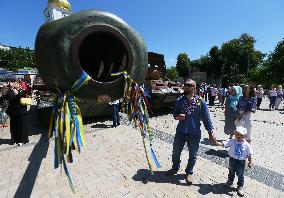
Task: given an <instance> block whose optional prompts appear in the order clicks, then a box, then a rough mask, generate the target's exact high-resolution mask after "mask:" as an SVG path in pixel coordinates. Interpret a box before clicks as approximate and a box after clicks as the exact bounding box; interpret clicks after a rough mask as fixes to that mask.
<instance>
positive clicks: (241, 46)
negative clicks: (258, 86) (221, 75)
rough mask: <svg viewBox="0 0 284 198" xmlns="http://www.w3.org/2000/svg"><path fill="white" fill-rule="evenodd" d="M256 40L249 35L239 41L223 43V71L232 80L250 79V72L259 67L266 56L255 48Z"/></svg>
mask: <svg viewBox="0 0 284 198" xmlns="http://www.w3.org/2000/svg"><path fill="white" fill-rule="evenodd" d="M255 42H256V40H255V39H254V37H252V36H250V35H249V34H247V33H244V34H242V35H241V36H240V37H239V38H238V39H232V40H230V41H228V42H225V43H223V45H222V47H221V50H220V53H221V57H222V59H223V61H224V62H223V71H224V72H225V74H226V75H227V76H228V77H229V78H231V79H235V80H238V79H240V77H241V78H242V79H243V76H246V77H249V76H248V74H249V73H250V72H249V70H252V69H254V68H257V67H259V66H260V65H261V64H262V62H263V58H264V57H265V54H263V53H261V52H260V51H257V50H256V49H255V48H254V44H255Z"/></svg>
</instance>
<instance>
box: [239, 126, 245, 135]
mask: <svg viewBox="0 0 284 198" xmlns="http://www.w3.org/2000/svg"><path fill="white" fill-rule="evenodd" d="M236 132H238V133H240V134H242V135H246V134H247V129H246V128H245V127H243V126H237V127H236Z"/></svg>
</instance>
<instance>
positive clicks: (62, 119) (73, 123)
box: [48, 71, 91, 192]
mask: <svg viewBox="0 0 284 198" xmlns="http://www.w3.org/2000/svg"><path fill="white" fill-rule="evenodd" d="M90 79H91V77H90V76H89V75H88V74H87V73H85V72H84V71H83V72H82V74H81V75H80V78H79V79H78V80H77V81H76V82H75V83H74V84H73V86H72V88H71V91H66V92H61V93H59V94H58V96H57V99H56V100H55V102H54V105H53V111H52V115H51V120H50V125H49V131H48V137H49V138H51V136H52V135H53V136H54V140H55V147H54V168H55V169H56V168H58V167H59V166H60V165H62V164H63V168H64V171H65V174H66V175H67V178H68V182H69V185H70V187H71V189H72V191H73V192H75V186H74V183H73V181H72V178H71V175H70V173H69V170H68V167H67V163H66V162H68V163H72V162H73V157H72V152H71V151H72V150H76V151H77V152H78V153H80V152H81V147H82V146H84V145H85V144H86V142H85V137H84V130H83V122H82V115H81V112H80V109H79V107H78V105H77V103H76V98H75V96H74V94H73V93H74V92H75V91H77V90H79V89H80V88H81V87H82V86H83V85H84V84H86V83H87V82H88V81H89V80H90Z"/></svg>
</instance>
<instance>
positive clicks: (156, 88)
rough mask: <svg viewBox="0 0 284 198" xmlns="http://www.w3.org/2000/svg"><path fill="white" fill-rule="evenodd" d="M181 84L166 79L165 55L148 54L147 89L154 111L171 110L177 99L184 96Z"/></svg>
mask: <svg viewBox="0 0 284 198" xmlns="http://www.w3.org/2000/svg"><path fill="white" fill-rule="evenodd" d="M182 87H183V85H182V84H181V83H178V82H175V81H172V80H167V79H166V66H165V61H164V55H162V54H157V53H154V52H148V70H147V75H146V88H147V89H148V90H149V95H150V97H149V100H150V103H151V106H152V108H153V109H154V110H158V109H162V108H171V107H173V105H174V104H175V101H176V99H177V98H178V97H179V96H181V95H182V94H183V89H182Z"/></svg>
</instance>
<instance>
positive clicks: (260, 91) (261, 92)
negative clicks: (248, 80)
mask: <svg viewBox="0 0 284 198" xmlns="http://www.w3.org/2000/svg"><path fill="white" fill-rule="evenodd" d="M255 93H256V97H257V104H256V107H257V109H260V104H261V102H262V98H263V95H264V90H263V88H262V86H261V85H257V88H256V91H255Z"/></svg>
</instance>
